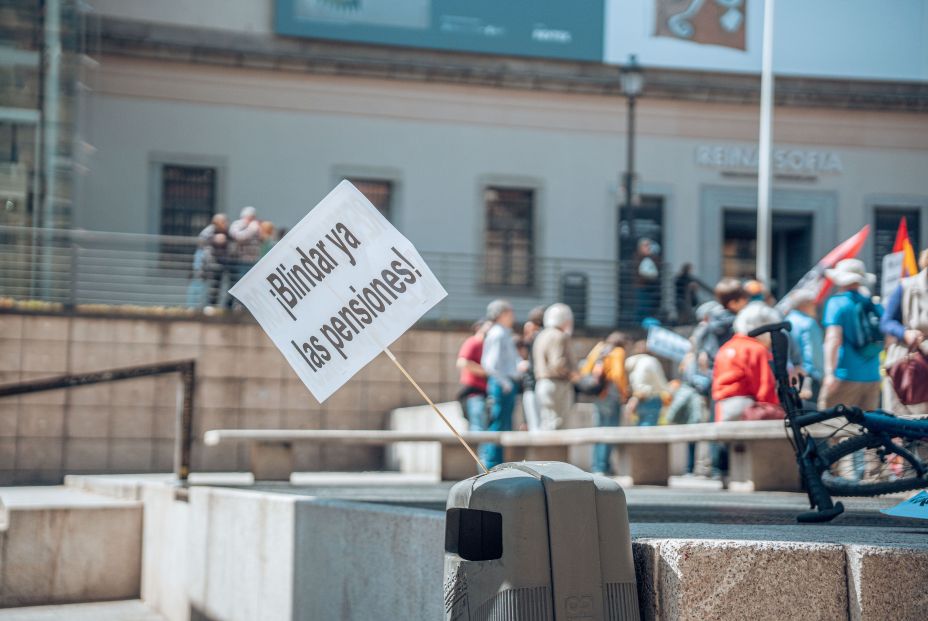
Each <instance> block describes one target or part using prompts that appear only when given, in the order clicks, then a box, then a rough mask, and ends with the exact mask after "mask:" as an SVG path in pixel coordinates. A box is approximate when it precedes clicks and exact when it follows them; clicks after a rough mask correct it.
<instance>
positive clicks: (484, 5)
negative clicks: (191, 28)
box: [275, 0, 604, 62]
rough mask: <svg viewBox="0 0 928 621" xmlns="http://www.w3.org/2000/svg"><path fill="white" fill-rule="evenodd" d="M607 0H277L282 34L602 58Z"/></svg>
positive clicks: (515, 53)
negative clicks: (604, 5)
mask: <svg viewBox="0 0 928 621" xmlns="http://www.w3.org/2000/svg"><path fill="white" fill-rule="evenodd" d="M603 4H604V0H277V13H276V16H275V28H276V31H277V33H278V34H281V35H290V36H296V37H311V38H315V39H333V40H337V41H353V42H360V43H375V44H383V45H396V46H403V47H421V48H432V49H439V50H454V51H462V52H480V53H485V54H502V55H515V56H537V57H543V58H561V59H568V60H586V61H593V62H602V59H603V11H604V8H603Z"/></svg>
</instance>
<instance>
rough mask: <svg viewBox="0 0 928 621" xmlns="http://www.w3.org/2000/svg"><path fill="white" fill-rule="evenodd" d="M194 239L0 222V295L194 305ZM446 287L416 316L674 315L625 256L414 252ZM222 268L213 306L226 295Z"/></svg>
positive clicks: (94, 305) (72, 302)
mask: <svg viewBox="0 0 928 621" xmlns="http://www.w3.org/2000/svg"><path fill="white" fill-rule="evenodd" d="M197 247H198V245H197V239H196V238H188V237H168V236H159V235H142V234H132V233H109V232H96V231H82V230H56V229H35V228H29V227H11V226H0V302H2V303H3V304H4V305H7V306H9V305H17V306H20V307H29V306H30V305H34V306H36V307H39V308H41V307H43V306H44V307H50V308H61V309H77V310H85V311H94V310H97V311H104V310H106V311H113V310H118V309H119V307H121V308H122V309H124V310H135V311H138V312H153V311H154V310H156V309H161V310H163V311H164V312H167V313H171V312H185V313H195V312H197V311H198V310H200V309H202V308H203V307H204V306H206V304H207V302H208V301H212V300H207V297H208V290H209V285H208V283H207V282H205V281H204V280H203V279H201V278H199V276H200V274H198V272H197V270H196V269H195V253H196V250H197ZM422 256H423V258H424V259H425V260H426V262H427V263H428V265H429V267H430V268H431V269H432V271H433V272H435V275H436V276H437V277H438V279H439V280H440V281H441V282H442V284H443V285H444V286H445V289H446V290H447V291H448V297H447V298H446V299H445V300H444V301H443V302H442V303H440V304H439V305H438V306H436V307H435V308H434V309H432V310H431V311H430V312H429V313H428V314H427V315H426V319H431V320H445V321H473V320H476V319H477V318H478V317H480V316H482V314H483V313H484V310H485V309H486V305H487V303H488V302H489V301H490V300H492V299H493V298H496V297H505V298H507V299H509V300H510V301H511V302H512V303H513V306H514V307H515V309H516V312H517V314H518V315H519V317H524V316H525V314H526V313H527V312H528V311H529V310H530V309H531V308H532V307H534V306H539V305H545V304H550V303H552V302H554V301H563V302H566V303H568V304H569V305H570V306H571V308H573V310H574V313H575V315H576V318H577V323H578V325H580V326H588V327H593V328H608V327H611V326H616V325H624V326H628V325H634V324H638V323H640V320H641V318H642V317H644V316H657V317H658V318H661V319H662V320H663V321H665V322H667V321H669V322H673V320H674V319H675V315H676V313H675V309H674V291H673V284H672V278H673V276H672V273H671V269H670V267H669V266H667V265H664V266H662V269H661V278H660V281H659V284H655V285H651V286H641V285H640V284H639V283H637V282H636V278H635V269H634V265H632V264H631V262H618V261H594V260H586V259H569V258H554V257H535V258H534V259H533V260H532V261H531V267H530V270H531V275H530V276H531V277H530V278H529V279H527V281H528V282H531V286H528V287H506V288H500V287H497V286H494V285H493V284H492V283H490V282H488V278H487V276H486V274H487V273H488V269H487V268H488V262H487V259H486V258H485V257H484V256H482V255H473V254H458V253H442V252H423V253H422ZM228 286H229V282H228V275H226V276H224V277H223V282H222V284H221V286H220V287H219V289H220V292H221V293H220V296H219V299H218V300H215V303H216V306H218V307H219V308H222V307H224V306H226V305H227V304H226V303H227V302H231V300H230V299H229V298H228V294H227V293H225V291H226V289H227V288H228Z"/></svg>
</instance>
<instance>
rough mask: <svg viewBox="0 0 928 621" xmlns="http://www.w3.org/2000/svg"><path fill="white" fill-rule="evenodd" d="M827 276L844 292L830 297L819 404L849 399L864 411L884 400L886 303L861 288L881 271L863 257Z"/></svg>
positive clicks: (825, 318) (841, 263)
mask: <svg viewBox="0 0 928 621" xmlns="http://www.w3.org/2000/svg"><path fill="white" fill-rule="evenodd" d="M825 276H826V277H827V278H828V280H830V281H831V282H832V283H833V284H834V285H835V287H837V289H838V293H836V294H835V295H833V296H831V297H830V298H828V301H827V302H825V312H824V313H823V317H822V324H823V325H824V327H825V370H824V374H823V378H822V387H821V391H820V392H819V399H818V407H819V409H825V408H830V407H834V406H836V405H838V404H841V403H843V404H844V405H848V406H856V407H859V408H862V409H863V410H875V409H876V408H878V407H879V405H880V352H881V351H882V349H883V335H882V333H881V332H880V317H881V316H882V314H883V308H882V307H881V306H880V305H879V304H875V303H874V302H873V301H871V300H870V297H869V294H867V295H865V294H864V293H863V292H862V291H861V289H862V288H863V287H868V288H869V287H872V286H873V284H874V283H875V282H876V276H874V275H873V274H870V273H868V272H867V270H866V267H865V266H864V263H863V261H861V260H860V259H844V260H843V261H839V262H838V264H837V265H836V266H835V267H834V269H829V270H825Z"/></svg>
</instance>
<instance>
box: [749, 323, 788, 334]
mask: <svg viewBox="0 0 928 621" xmlns="http://www.w3.org/2000/svg"><path fill="white" fill-rule="evenodd" d="M792 329H793V326H792V324H791V323H790V322H788V321H781V322H780V323H768V324H767V325H765V326H761V327H759V328H754V329H753V330H751V331H750V332H748V336H752V337H758V336H760V335H761V334H766V333H767V332H779V331H780V330H786V331H787V332H789V331H790V330H792Z"/></svg>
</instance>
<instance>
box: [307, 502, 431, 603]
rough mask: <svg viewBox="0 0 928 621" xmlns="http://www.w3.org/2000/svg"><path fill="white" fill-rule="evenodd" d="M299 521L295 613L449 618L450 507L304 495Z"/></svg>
mask: <svg viewBox="0 0 928 621" xmlns="http://www.w3.org/2000/svg"><path fill="white" fill-rule="evenodd" d="M295 528H296V538H295V542H294V543H295V555H294V563H295V567H294V573H293V611H294V613H295V616H294V617H293V618H294V619H307V620H308V619H346V620H353V619H358V620H360V619H440V618H442V615H443V614H444V606H443V602H442V597H441V593H442V579H443V571H444V570H443V558H444V549H443V543H444V515H443V514H442V513H440V512H426V511H417V510H413V509H406V508H402V507H385V506H376V505H361V504H355V503H346V502H340V501H328V502H326V501H306V500H302V501H299V502H298V503H297V505H296V520H295ZM346 540H350V541H351V542H352V545H350V546H346V545H345V544H344V542H345V541H346Z"/></svg>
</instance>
